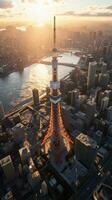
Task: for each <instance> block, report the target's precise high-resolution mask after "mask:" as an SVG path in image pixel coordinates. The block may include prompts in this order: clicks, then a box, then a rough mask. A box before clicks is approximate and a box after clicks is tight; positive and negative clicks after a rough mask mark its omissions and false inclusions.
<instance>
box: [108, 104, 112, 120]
mask: <svg viewBox="0 0 112 200" xmlns="http://www.w3.org/2000/svg"><path fill="white" fill-rule="evenodd" d="M107 120H108V121H109V122H112V106H110V107H109V108H108V110H107Z"/></svg>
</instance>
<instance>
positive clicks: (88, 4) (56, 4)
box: [0, 0, 112, 22]
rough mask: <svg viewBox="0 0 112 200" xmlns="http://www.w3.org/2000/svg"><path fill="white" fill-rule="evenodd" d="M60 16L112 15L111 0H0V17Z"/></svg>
mask: <svg viewBox="0 0 112 200" xmlns="http://www.w3.org/2000/svg"><path fill="white" fill-rule="evenodd" d="M54 14H57V15H62V16H87V17H89V16H96V17H99V16H101V17H112V0H0V18H1V19H2V18H11V19H12V18H15V19H16V18H29V19H32V20H39V21H40V22H41V21H42V22H43V21H45V20H46V21H47V20H48V19H49V18H50V17H51V16H53V15H54Z"/></svg>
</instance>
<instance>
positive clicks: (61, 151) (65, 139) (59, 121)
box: [42, 17, 72, 164]
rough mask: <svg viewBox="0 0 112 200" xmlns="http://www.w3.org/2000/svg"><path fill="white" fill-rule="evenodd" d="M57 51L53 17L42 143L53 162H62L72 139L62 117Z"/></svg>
mask: <svg viewBox="0 0 112 200" xmlns="http://www.w3.org/2000/svg"><path fill="white" fill-rule="evenodd" d="M57 53H58V51H57V49H56V18H55V17H54V48H53V56H52V81H51V82H50V91H51V92H50V102H51V113H50V121H49V127H48V131H47V133H46V135H45V137H44V140H43V142H42V145H44V146H45V152H46V153H48V154H49V157H50V160H51V162H53V163H56V164H57V163H62V161H63V157H64V156H65V154H66V152H67V151H69V150H70V144H72V140H71V138H70V136H69V134H68V133H67V132H66V130H65V128H64V123H63V117H62V107H61V94H60V82H59V81H58V74H57V68H58V59H57V57H58V55H57Z"/></svg>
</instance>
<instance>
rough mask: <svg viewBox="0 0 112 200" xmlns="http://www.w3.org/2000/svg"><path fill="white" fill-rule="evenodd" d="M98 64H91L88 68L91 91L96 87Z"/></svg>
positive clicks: (88, 86) (88, 84) (88, 82)
mask: <svg viewBox="0 0 112 200" xmlns="http://www.w3.org/2000/svg"><path fill="white" fill-rule="evenodd" d="M96 65H97V63H96V62H90V63H89V68H88V79H87V88H88V89H91V88H93V87H94V86H95V75H96Z"/></svg>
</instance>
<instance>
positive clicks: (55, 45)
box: [54, 16, 56, 48]
mask: <svg viewBox="0 0 112 200" xmlns="http://www.w3.org/2000/svg"><path fill="white" fill-rule="evenodd" d="M54 48H56V16H54Z"/></svg>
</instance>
